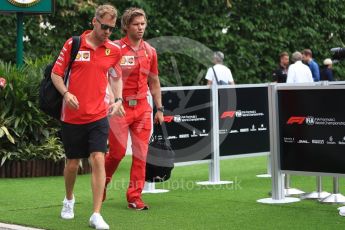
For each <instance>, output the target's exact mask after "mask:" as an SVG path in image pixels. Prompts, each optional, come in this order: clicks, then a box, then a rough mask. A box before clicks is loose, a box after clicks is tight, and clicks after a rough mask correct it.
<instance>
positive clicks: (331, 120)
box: [278, 89, 345, 173]
mask: <svg viewBox="0 0 345 230" xmlns="http://www.w3.org/2000/svg"><path fill="white" fill-rule="evenodd" d="M342 99H345V90H343V89H312V90H279V91H278V110H279V133H280V159H281V168H282V169H283V170H292V171H308V172H325V173H345V167H344V165H345V154H344V152H345V110H344V109H343V108H342V106H341V105H340V104H339V102H341V101H342Z"/></svg>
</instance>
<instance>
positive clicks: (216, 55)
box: [213, 51, 224, 63]
mask: <svg viewBox="0 0 345 230" xmlns="http://www.w3.org/2000/svg"><path fill="white" fill-rule="evenodd" d="M213 57H214V58H215V59H216V61H217V62H221V63H222V62H223V60H224V54H223V53H222V52H220V51H216V52H214V53H213Z"/></svg>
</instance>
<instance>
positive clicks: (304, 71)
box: [286, 61, 314, 83]
mask: <svg viewBox="0 0 345 230" xmlns="http://www.w3.org/2000/svg"><path fill="white" fill-rule="evenodd" d="M307 82H314V80H313V75H312V74H311V71H310V68H309V67H308V66H307V65H305V64H303V63H302V61H296V63H295V64H292V65H290V66H289V70H288V75H287V79H286V83H307Z"/></svg>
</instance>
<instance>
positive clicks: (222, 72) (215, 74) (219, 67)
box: [205, 51, 235, 85]
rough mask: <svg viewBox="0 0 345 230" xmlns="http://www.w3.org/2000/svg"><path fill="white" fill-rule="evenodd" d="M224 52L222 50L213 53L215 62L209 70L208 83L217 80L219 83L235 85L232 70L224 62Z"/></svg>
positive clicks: (210, 83)
mask: <svg viewBox="0 0 345 230" xmlns="http://www.w3.org/2000/svg"><path fill="white" fill-rule="evenodd" d="M223 61H224V54H223V53H222V52H220V51H217V52H214V53H213V64H214V66H212V67H210V68H209V69H208V70H207V73H206V77H205V79H206V80H207V85H212V81H213V80H215V81H216V82H217V84H218V85H234V84H235V82H234V79H233V77H232V74H231V71H230V69H229V68H228V67H226V66H225V65H224V64H223Z"/></svg>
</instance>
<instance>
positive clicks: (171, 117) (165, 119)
mask: <svg viewBox="0 0 345 230" xmlns="http://www.w3.org/2000/svg"><path fill="white" fill-rule="evenodd" d="M173 120H174V116H164V122H167V123H169V122H172V121H173Z"/></svg>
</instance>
